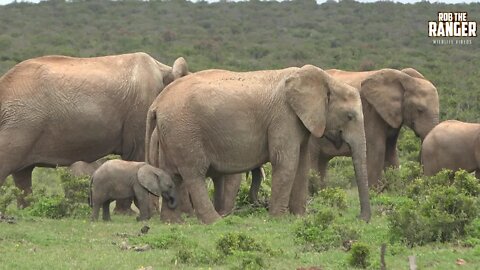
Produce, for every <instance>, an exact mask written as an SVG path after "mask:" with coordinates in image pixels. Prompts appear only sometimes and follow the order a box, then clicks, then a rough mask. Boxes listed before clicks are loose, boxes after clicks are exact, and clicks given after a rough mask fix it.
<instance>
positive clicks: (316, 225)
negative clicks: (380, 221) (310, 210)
mask: <svg viewBox="0 0 480 270" xmlns="http://www.w3.org/2000/svg"><path fill="white" fill-rule="evenodd" d="M335 213H336V211H334V210H333V209H332V208H324V209H321V210H319V211H318V212H317V213H315V214H312V215H309V216H308V217H306V218H305V219H304V220H302V221H300V222H299V223H298V224H297V226H296V227H295V237H296V241H297V242H298V243H302V244H304V245H305V248H306V249H307V250H310V249H312V250H315V251H325V250H328V249H330V248H332V247H340V246H341V245H342V244H343V243H344V242H346V241H351V240H356V239H357V238H358V232H357V230H356V229H354V228H353V227H349V226H347V225H344V224H340V223H339V222H336V219H337V216H336V214H335Z"/></svg>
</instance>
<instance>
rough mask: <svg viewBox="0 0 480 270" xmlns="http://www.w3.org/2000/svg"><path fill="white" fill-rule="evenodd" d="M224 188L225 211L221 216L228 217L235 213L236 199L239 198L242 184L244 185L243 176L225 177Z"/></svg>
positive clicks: (223, 210)
mask: <svg viewBox="0 0 480 270" xmlns="http://www.w3.org/2000/svg"><path fill="white" fill-rule="evenodd" d="M223 179H224V187H223V209H222V211H221V212H219V214H220V215H221V216H226V215H228V214H230V213H232V212H233V209H234V207H235V198H236V197H237V194H238V190H239V189H240V184H241V183H242V175H241V174H231V175H225V176H224V177H223Z"/></svg>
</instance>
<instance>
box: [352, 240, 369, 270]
mask: <svg viewBox="0 0 480 270" xmlns="http://www.w3.org/2000/svg"><path fill="white" fill-rule="evenodd" d="M369 256H370V250H369V249H368V246H367V245H366V244H364V243H361V242H355V243H353V244H352V249H351V250H350V257H349V259H348V262H349V264H350V265H351V266H354V267H359V268H367V267H368V265H369V262H368V260H369Z"/></svg>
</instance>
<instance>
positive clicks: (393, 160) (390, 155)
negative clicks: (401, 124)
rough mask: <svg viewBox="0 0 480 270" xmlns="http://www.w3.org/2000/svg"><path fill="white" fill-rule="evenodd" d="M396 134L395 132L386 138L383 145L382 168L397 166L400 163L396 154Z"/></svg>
mask: <svg viewBox="0 0 480 270" xmlns="http://www.w3.org/2000/svg"><path fill="white" fill-rule="evenodd" d="M398 134H399V133H397V134H395V135H394V136H392V137H390V138H387V144H386V147H385V163H384V169H386V168H388V167H395V168H398V165H399V164H400V163H399V161H398V154H397V139H398Z"/></svg>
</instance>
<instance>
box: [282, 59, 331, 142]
mask: <svg viewBox="0 0 480 270" xmlns="http://www.w3.org/2000/svg"><path fill="white" fill-rule="evenodd" d="M330 79H331V78H330V76H329V75H328V74H327V73H326V72H325V71H323V70H321V69H319V68H317V67H315V66H311V65H306V66H303V67H302V68H300V69H299V70H298V71H296V72H294V73H293V74H292V75H290V76H289V77H288V78H287V79H286V80H285V89H286V98H287V102H288V104H289V105H290V107H291V108H292V110H293V111H294V112H295V114H296V115H297V116H298V118H300V120H301V121H302V123H303V124H304V125H305V127H306V128H307V129H308V130H309V131H310V132H311V133H312V134H313V135H314V136H315V137H321V136H323V132H324V131H325V126H326V122H327V109H328V108H327V107H328V99H329V96H330V89H329V87H328V85H329V84H328V80H330Z"/></svg>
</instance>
